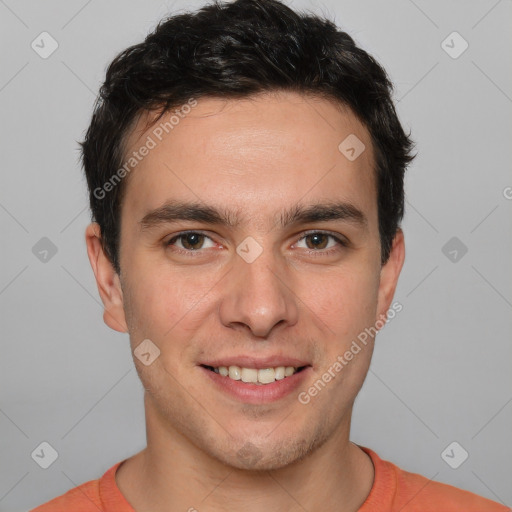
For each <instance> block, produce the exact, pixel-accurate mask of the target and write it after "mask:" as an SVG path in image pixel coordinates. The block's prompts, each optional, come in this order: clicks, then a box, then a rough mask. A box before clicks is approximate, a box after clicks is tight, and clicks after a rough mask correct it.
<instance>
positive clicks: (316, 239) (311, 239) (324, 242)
mask: <svg viewBox="0 0 512 512" xmlns="http://www.w3.org/2000/svg"><path fill="white" fill-rule="evenodd" d="M303 241H304V242H305V244H306V247H305V248H306V249H313V250H315V249H331V248H332V247H335V246H336V245H343V243H342V241H341V240H340V239H339V238H337V237H335V236H334V235H330V234H329V233H321V232H318V233H309V234H307V235H305V236H303V237H302V238H301V239H300V240H299V241H298V242H297V244H299V243H301V242H303Z"/></svg>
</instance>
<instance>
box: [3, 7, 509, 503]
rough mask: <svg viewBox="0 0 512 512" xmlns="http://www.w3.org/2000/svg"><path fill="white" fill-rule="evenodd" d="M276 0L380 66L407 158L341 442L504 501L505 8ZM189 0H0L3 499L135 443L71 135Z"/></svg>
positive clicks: (136, 432) (105, 461)
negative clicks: (398, 251)
mask: <svg viewBox="0 0 512 512" xmlns="http://www.w3.org/2000/svg"><path fill="white" fill-rule="evenodd" d="M288 3H289V5H291V6H293V7H298V8H308V9H311V10H313V11H315V12H324V13H325V14H327V15H328V16H330V17H335V20H336V22H337V23H338V25H340V26H341V27H342V28H343V29H345V30H347V31H348V32H349V33H350V34H351V35H352V36H353V37H354V38H355V39H356V41H357V42H358V43H359V44H361V45H362V46H363V47H364V48H365V49H366V50H368V51H369V52H370V53H372V54H373V55H374V56H375V57H376V58H377V59H378V60H380V62H381V63H382V64H383V65H384V66H385V67H386V68H387V70H388V71H389V73H390V76H391V78H392V80H393V81H394V83H395V85H396V100H397V102H398V103H397V105H398V111H399V114H400V116H401V119H402V121H403V123H404V125H405V127H406V128H411V129H412V135H413V138H414V139H415V140H416V141H417V149H418V151H419V156H418V157H417V159H416V161H415V163H414V164H413V165H412V167H411V168H410V170H409V171H408V176H407V181H406V191H407V205H406V206H407V212H406V217H405V221H404V224H403V227H404V231H405V235H406V243H407V258H406V264H405V267H404V269H403V272H402V276H401V279H400V282H399V286H398V290H397V293H396V297H395V299H396V300H398V301H399V302H401V303H402V304H403V311H402V312H401V313H400V314H399V315H398V316H397V317H396V318H395V319H393V321H391V322H390V323H389V325H387V326H386V327H385V328H384V330H383V331H382V333H381V334H380V336H379V337H378V340H377V346H376V351H375V356H374V360H373V363H372V367H371V371H370V373H369V375H368V378H367V381H366V383H365V385H364V387H363V390H362V392H361V394H360V396H359V398H358V399H357V401H356V408H355V414H354V421H353V429H352V439H353V441H354V442H357V443H359V444H362V445H365V446H368V447H371V448H373V449H374V450H376V451H377V453H378V454H379V455H380V456H381V457H382V458H385V459H389V460H391V461H393V462H394V463H396V464H398V465H399V466H401V467H403V468H404V469H407V470H409V471H414V472H418V473H422V474H423V475H425V476H427V477H428V478H433V479H434V480H436V481H442V482H447V483H450V484H452V485H456V486H458V487H462V488H465V489H468V490H470V491H473V492H475V493H478V494H482V495H484V496H487V497H489V498H492V499H494V500H497V501H501V502H504V503H506V504H508V505H509V506H510V505H512V485H510V484H511V480H512V476H511V475H512V471H511V470H512V468H511V465H512V463H511V461H512V442H511V432H512V429H511V427H512V404H511V401H512V385H511V384H512V372H511V371H510V362H511V355H512V344H511V340H510V332H511V328H512V315H511V308H512V287H511V277H512V265H511V263H510V262H511V258H510V254H511V248H512V237H511V233H512V230H511V228H512V215H511V210H512V200H510V199H509V198H510V197H512V189H510V188H507V187H512V175H511V173H510V162H511V156H512V155H511V146H512V144H511V133H512V132H511V125H512V116H511V111H512V99H511V97H512V77H511V72H510V71H511V68H510V48H511V47H512V31H511V30H510V21H511V14H512V2H511V1H510V0H501V1H496V0H482V1H472V2H469V1H462V0H460V1H445V0H443V1H430V2H427V1H420V0H416V1H415V2H413V1H407V0H396V1H387V2H382V1H380V0H368V1H345V0H343V1H339V2H335V0H323V1H306V0H302V1H298V0H295V1H294V2H288ZM199 5H202V2H186V3H185V2H178V1H176V2H174V3H170V2H168V3H165V2H162V1H160V0H145V1H140V2H133V1H132V2H126V1H124V2H122V1H121V0H116V1H109V2H105V1H103V2H100V1H99V0H95V1H94V0H92V1H88V2H87V1H84V0H73V1H69V0H68V1H66V2H64V1H63V0H60V1H46V2H40V1H35V0H27V1H23V2H21V1H18V2H16V1H14V0H0V33H1V37H2V45H1V49H0V52H1V68H0V106H1V112H2V115H1V133H0V140H1V144H2V151H1V153H0V154H1V171H0V172H1V180H2V186H1V188H0V226H1V232H2V244H1V247H2V249H1V265H0V308H1V344H2V345H1V357H0V390H1V393H2V396H1V404H0V431H1V437H0V461H1V462H0V464H1V468H0V510H1V511H9V512H17V511H23V510H27V509H29V508H31V507H33V506H35V505H37V504H40V503H42V502H44V501H47V500H48V499H50V498H52V497H54V496H56V495H58V494H61V493H63V492H65V491H67V490H68V489H69V488H71V487H72V486H74V485H77V484H80V483H82V482H85V481H87V480H90V479H94V478H98V477H100V476H101V475H102V474H103V473H104V472H105V471H106V470H107V469H108V468H109V467H111V466H112V465H113V464H114V463H116V462H118V461H119V460H121V459H123V458H126V457H128V456H130V455H131V454H133V453H135V452H137V451H139V450H140V449H142V448H143V447H144V445H145V430H144V416H143V406H142V386H141V385H140V383H139V381H138V377H137V375H136V372H135V369H134V367H133V362H132V360H131V354H130V350H129V344H128V336H127V335H126V334H119V333H116V332H114V331H112V330H110V329H109V328H107V327H106V326H105V325H104V324H103V321H102V308H101V303H100V299H99V296H98V293H97V290H96V286H95V282H94V279H93V273H92V270H91V269H90V266H89V261H88V259H87V255H86V250H85V243H84V228H85V226H86V225H87V223H88V221H89V212H88V208H87V196H86V188H85V181H84V179H83V178H82V175H81V170H80V167H79V165H78V150H77V142H76V141H77V140H81V139H82V136H83V133H84V130H85V129H86V127H87V124H88V122H89V120H90V115H91V111H92V104H93V101H94V98H95V95H96V92H97V90H98V87H99V84H100V83H101V81H102V79H103V77H104V72H105V68H106V65H107V64H108V63H109V62H110V61H111V59H112V58H113V57H114V56H115V55H116V54H117V53H118V52H119V51H121V50H122V49H124V48H125V47H126V46H128V45H130V44H133V43H136V42H139V41H140V40H141V39H142V38H143V37H144V36H145V35H146V33H147V32H148V31H149V30H150V29H152V28H153V27H154V26H155V24H156V22H157V20H158V19H159V18H160V17H162V16H163V15H165V14H166V13H168V12H170V11H172V12H176V11H178V10H183V8H193V7H196V6H199ZM43 31H47V32H49V33H50V34H51V35H52V37H53V38H54V39H55V40H56V41H57V42H58V44H59V47H58V49H57V50H56V51H55V53H53V54H52V55H51V56H50V57H49V58H47V59H43V58H41V57H40V56H39V55H38V54H37V53H36V52H35V51H34V50H33V49H32V48H31V42H32V41H33V40H34V39H36V38H37V36H38V35H39V34H40V33H41V32H43ZM453 31H457V32H458V33H460V34H461V36H462V37H463V38H464V39H465V40H466V41H467V42H468V44H469V47H468V49H467V50H466V51H465V52H464V53H463V54H462V55H460V56H459V57H458V58H456V59H454V58H452V57H451V56H450V55H448V53H446V51H445V50H444V49H443V47H442V41H443V40H445V39H446V37H447V36H448V35H449V34H451V33H452V32H453ZM445 44H448V45H449V46H452V47H453V48H452V49H451V50H450V51H451V52H452V53H453V52H454V51H457V50H460V49H461V48H462V46H461V40H457V39H455V40H454V39H453V38H452V39H448V41H447V43H445ZM46 47H48V46H46ZM507 197H508V198H507ZM43 237H47V238H48V239H50V240H51V241H52V243H53V244H55V246H56V248H57V253H56V254H55V255H53V256H52V253H51V252H50V253H49V254H48V255H47V257H46V261H41V260H40V259H39V258H38V257H36V254H38V252H37V250H34V252H35V253H36V254H34V252H33V247H34V246H35V245H36V243H37V242H38V241H39V240H40V239H41V238H43ZM452 237H457V240H455V242H452V244H455V245H449V246H448V247H447V248H445V249H444V251H443V247H444V246H445V244H446V243H447V242H448V241H449V240H450V239H451V238H452ZM40 243H42V244H44V243H45V242H40ZM46 243H47V242H46ZM462 244H463V245H462ZM464 247H466V248H467V253H466V254H464V255H462V253H463V248H464ZM37 248H39V250H41V249H40V247H39V246H36V249H37ZM43 248H44V247H43ZM454 250H455V251H457V252H456V253H454V252H453V251H454ZM39 256H40V257H42V256H41V255H39ZM43 441H46V442H48V443H50V444H51V445H52V446H53V447H54V448H55V449H56V450H57V452H58V459H57V460H56V461H55V462H54V463H53V464H52V465H51V466H50V467H49V468H48V469H42V468H41V467H39V465H38V464H36V462H35V461H34V460H33V459H32V458H31V453H32V452H33V451H34V449H35V448H36V447H38V446H39V445H40V443H41V442H43ZM452 441H457V442H458V443H459V444H460V445H461V446H462V447H463V448H464V449H465V450H466V451H467V452H468V453H469V458H468V459H467V460H466V461H465V462H464V463H463V464H462V465H461V466H460V467H458V469H452V468H451V467H450V466H448V464H447V463H446V462H445V460H443V458H442V457H441V453H442V452H443V450H444V449H445V448H446V447H447V446H448V445H449V444H450V443H451V442H452ZM461 453H462V452H461V451H460V449H459V448H457V449H456V450H455V451H454V452H453V457H452V460H456V459H457V458H458V457H460V454H461Z"/></svg>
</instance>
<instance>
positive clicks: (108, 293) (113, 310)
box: [85, 222, 128, 332]
mask: <svg viewBox="0 0 512 512" xmlns="http://www.w3.org/2000/svg"><path fill="white" fill-rule="evenodd" d="M85 243H86V245H87V254H88V256H89V261H90V262H91V267H92V270H93V272H94V276H95V278H96V284H97V286H98V291H99V294H100V297H101V301H102V302H103V306H104V307H105V309H104V310H103V321H104V322H105V323H106V324H107V325H108V326H109V327H110V328H111V329H114V331H118V332H128V327H127V324H126V318H125V314H124V307H123V291H122V289H121V281H120V280H119V276H118V275H117V272H116V271H115V270H114V267H113V266H112V263H111V262H110V260H109V259H108V257H107V255H106V254H105V252H104V251H103V247H102V244H101V230H100V226H99V224H97V223H96V222H93V223H92V224H89V225H88V226H87V228H86V230H85Z"/></svg>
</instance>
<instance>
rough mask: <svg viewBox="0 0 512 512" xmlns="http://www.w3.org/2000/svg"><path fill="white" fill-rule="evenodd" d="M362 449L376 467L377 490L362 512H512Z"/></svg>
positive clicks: (372, 492)
mask: <svg viewBox="0 0 512 512" xmlns="http://www.w3.org/2000/svg"><path fill="white" fill-rule="evenodd" d="M360 448H361V449H363V451H365V452H366V453H367V454H368V455H369V456H370V458H371V459H372V462H373V465H374V468H375V479H374V483H373V487H372V490H371V492H370V495H369V496H368V498H367V500H366V502H365V503H364V505H363V507H362V508H361V509H360V511H361V512H366V511H367V510H368V511H370V510H385V511H386V512H388V511H389V512H395V511H401V512H511V509H510V508H508V507H506V506H504V505H502V504H500V503H496V502H495V501H491V500H488V499H486V498H484V497H482V496H478V495H477V494H474V493H472V492H469V491H465V490H463V489H459V488H457V487H454V486H452V485H448V484H444V483H440V482H436V481H434V480H431V479H428V478H426V477H424V476H423V475H419V474H417V473H411V472H409V471H404V470H403V469H401V468H399V467H398V466H396V465H395V464H393V463H391V462H389V461H386V460H382V459H380V457H379V456H378V455H377V454H376V453H375V452H373V451H372V450H370V449H368V448H365V447H360ZM365 507H367V508H365ZM376 507H378V508H376Z"/></svg>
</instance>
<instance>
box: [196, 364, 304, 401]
mask: <svg viewBox="0 0 512 512" xmlns="http://www.w3.org/2000/svg"><path fill="white" fill-rule="evenodd" d="M199 368H200V369H201V370H203V371H204V372H205V373H206V376H207V377H209V378H210V379H211V380H212V381H213V383H214V384H215V385H216V386H218V387H219V388H220V389H221V390H222V391H224V392H225V393H227V394H228V395H230V396H232V397H233V398H236V399H237V400H240V401H241V402H244V403H248V404H264V403H271V402H277V401H278V400H281V399H282V398H284V397H285V396H288V395H290V394H291V393H293V392H294V391H295V390H297V388H299V387H301V385H302V384H303V383H304V381H305V380H306V379H307V378H308V377H309V371H310V370H311V366H307V367H306V368H304V369H303V370H301V371H300V372H297V373H294V374H293V375H291V376H290V377H285V378H284V379H281V380H276V381H274V382H272V383H270V384H261V385H258V384H251V383H246V382H243V381H241V380H234V379H231V378H229V377H223V376H222V375H219V374H218V373H215V372H212V371H211V370H208V368H205V367H204V366H199Z"/></svg>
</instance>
